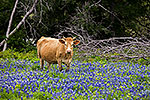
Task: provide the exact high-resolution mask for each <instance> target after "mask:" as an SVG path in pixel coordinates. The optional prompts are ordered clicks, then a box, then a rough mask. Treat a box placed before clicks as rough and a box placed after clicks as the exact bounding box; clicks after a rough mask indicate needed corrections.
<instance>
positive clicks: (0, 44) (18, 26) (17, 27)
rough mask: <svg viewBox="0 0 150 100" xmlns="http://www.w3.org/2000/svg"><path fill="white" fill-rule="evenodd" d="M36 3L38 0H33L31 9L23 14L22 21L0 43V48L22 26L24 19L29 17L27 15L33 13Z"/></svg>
mask: <svg viewBox="0 0 150 100" xmlns="http://www.w3.org/2000/svg"><path fill="white" fill-rule="evenodd" d="M37 1H38V0H35V1H34V3H33V5H32V7H31V9H30V10H29V11H28V12H27V13H26V14H25V16H24V17H23V19H22V20H21V21H20V22H19V23H18V25H17V26H16V28H15V29H13V31H11V32H10V34H9V35H8V36H7V37H6V38H5V39H4V40H3V41H2V42H1V43H0V46H2V45H3V43H5V42H6V40H7V39H8V38H9V37H10V36H11V35H12V34H13V33H15V31H16V30H17V29H19V28H20V26H21V25H22V23H24V21H25V20H26V18H27V17H28V16H29V14H30V13H31V12H32V11H33V9H34V7H35V5H36V3H37Z"/></svg>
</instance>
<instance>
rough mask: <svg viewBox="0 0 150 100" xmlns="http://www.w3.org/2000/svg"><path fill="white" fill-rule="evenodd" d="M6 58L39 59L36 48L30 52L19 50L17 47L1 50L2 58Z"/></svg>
mask: <svg viewBox="0 0 150 100" xmlns="http://www.w3.org/2000/svg"><path fill="white" fill-rule="evenodd" d="M5 59H18V60H19V59H20V60H30V61H37V60H38V58H37V53H36V51H35V50H32V51H29V52H25V51H24V52H18V51H16V49H14V50H13V49H8V50H5V51H4V52H0V60H5Z"/></svg>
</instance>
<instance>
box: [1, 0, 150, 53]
mask: <svg viewBox="0 0 150 100" xmlns="http://www.w3.org/2000/svg"><path fill="white" fill-rule="evenodd" d="M33 2H34V1H33V0H32V1H31V0H25V1H24V0H21V1H20V2H19V3H18V5H17V9H16V13H15V15H14V19H13V22H12V27H11V30H12V29H14V28H15V27H16V25H17V24H18V23H19V22H20V20H21V19H22V18H23V17H24V15H25V13H26V12H27V11H28V10H29V9H30V8H31V6H32V4H33ZM14 3H15V2H14V0H1V2H0V35H1V36H0V41H2V40H3V39H4V38H5V37H6V35H5V34H6V31H7V27H8V22H9V19H10V14H11V12H12V9H13V7H14ZM149 14H150V2H149V1H148V0H132V1H131V0H121V1H120V0H114V1H111V0H99V1H98V0H90V1H89V0H82V1H81V0H39V1H38V3H37V5H36V7H35V10H34V11H33V12H32V13H31V14H30V15H29V17H28V18H27V20H26V21H25V22H24V24H23V25H22V26H21V27H20V28H19V29H18V30H17V31H16V32H15V34H14V35H12V36H11V37H10V38H9V40H8V41H7V42H8V47H9V48H10V47H12V48H17V50H21V51H22V48H28V49H24V50H27V51H29V49H30V47H31V45H33V44H34V43H33V42H35V41H37V39H39V38H40V37H41V36H50V37H56V34H58V33H60V32H62V31H64V30H65V29H66V28H70V29H71V30H73V31H75V32H76V33H77V34H81V33H82V32H83V31H86V34H88V35H90V36H91V37H92V39H106V38H110V37H121V36H131V37H141V36H142V37H147V38H150V35H149V30H150V18H149ZM62 35H65V36H69V34H66V33H63V32H62ZM33 40H34V41H33ZM1 49H2V47H1ZM31 49H33V48H31ZM31 49H30V50H31Z"/></svg>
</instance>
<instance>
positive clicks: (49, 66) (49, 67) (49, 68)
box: [48, 63, 51, 71]
mask: <svg viewBox="0 0 150 100" xmlns="http://www.w3.org/2000/svg"><path fill="white" fill-rule="evenodd" d="M48 70H49V71H50V70H51V64H50V63H48Z"/></svg>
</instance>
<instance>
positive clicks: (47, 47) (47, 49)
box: [37, 36, 80, 72]
mask: <svg viewBox="0 0 150 100" xmlns="http://www.w3.org/2000/svg"><path fill="white" fill-rule="evenodd" d="M79 43H80V41H79V40H75V38H71V37H67V38H65V37H63V38H62V39H56V38H51V37H44V36H42V37H41V38H40V39H39V40H38V41H37V54H38V58H39V59H40V68H41V69H43V65H44V61H46V62H47V63H48V69H49V70H51V64H58V66H59V70H60V71H62V70H63V68H62V65H61V64H62V63H64V64H65V65H66V66H67V69H66V72H68V71H69V69H70V64H71V61H72V56H73V45H77V44H79Z"/></svg>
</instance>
